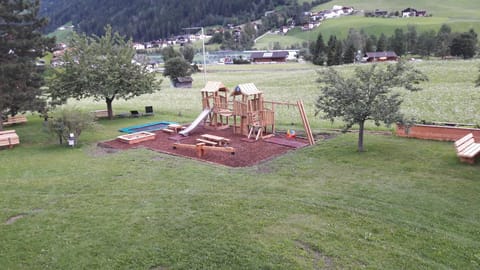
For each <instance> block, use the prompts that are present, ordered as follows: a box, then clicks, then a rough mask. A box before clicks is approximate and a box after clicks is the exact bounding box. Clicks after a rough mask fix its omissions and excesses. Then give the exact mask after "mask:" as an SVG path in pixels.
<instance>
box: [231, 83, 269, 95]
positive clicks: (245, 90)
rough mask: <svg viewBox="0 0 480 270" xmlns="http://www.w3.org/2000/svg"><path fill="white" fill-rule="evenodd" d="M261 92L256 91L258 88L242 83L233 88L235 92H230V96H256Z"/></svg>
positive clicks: (251, 84)
mask: <svg viewBox="0 0 480 270" xmlns="http://www.w3.org/2000/svg"><path fill="white" fill-rule="evenodd" d="M261 93H262V91H260V90H258V88H257V87H256V86H255V84H253V83H244V84H239V85H237V86H236V87H235V90H234V91H233V92H232V95H245V96H249V95H256V94H261Z"/></svg>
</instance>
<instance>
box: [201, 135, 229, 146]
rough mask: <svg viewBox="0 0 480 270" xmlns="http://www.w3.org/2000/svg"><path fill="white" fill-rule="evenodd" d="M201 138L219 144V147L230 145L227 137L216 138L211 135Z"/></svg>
mask: <svg viewBox="0 0 480 270" xmlns="http://www.w3.org/2000/svg"><path fill="white" fill-rule="evenodd" d="M200 137H201V138H202V139H204V140H208V141H212V142H216V143H218V145H219V146H224V145H227V144H228V143H230V140H229V139H227V138H225V137H220V136H215V135H211V134H202V135H200Z"/></svg>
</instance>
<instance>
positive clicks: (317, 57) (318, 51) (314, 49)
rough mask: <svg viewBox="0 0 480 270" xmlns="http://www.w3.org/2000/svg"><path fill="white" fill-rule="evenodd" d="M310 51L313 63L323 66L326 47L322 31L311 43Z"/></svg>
mask: <svg viewBox="0 0 480 270" xmlns="http://www.w3.org/2000/svg"><path fill="white" fill-rule="evenodd" d="M310 53H311V54H312V60H313V64H315V65H320V66H323V64H324V63H325V59H326V54H327V48H326V46H325V43H324V42H323V36H322V33H319V34H318V37H317V41H316V42H315V43H312V44H311V47H310Z"/></svg>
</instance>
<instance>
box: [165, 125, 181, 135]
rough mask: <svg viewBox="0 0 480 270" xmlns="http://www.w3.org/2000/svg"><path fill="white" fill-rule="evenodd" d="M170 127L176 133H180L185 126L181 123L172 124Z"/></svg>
mask: <svg viewBox="0 0 480 270" xmlns="http://www.w3.org/2000/svg"><path fill="white" fill-rule="evenodd" d="M168 128H169V129H171V130H173V131H174V132H175V133H178V132H179V131H180V130H182V129H184V127H183V126H182V125H179V124H170V125H168Z"/></svg>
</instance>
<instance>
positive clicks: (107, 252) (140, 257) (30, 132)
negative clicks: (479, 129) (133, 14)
mask: <svg viewBox="0 0 480 270" xmlns="http://www.w3.org/2000/svg"><path fill="white" fill-rule="evenodd" d="M478 64H479V63H478V61H468V62H463V61H453V62H423V63H419V64H418V65H419V67H420V68H421V69H422V70H424V71H425V72H427V73H429V75H430V77H431V80H430V82H429V83H428V84H427V85H425V86H426V87H425V88H426V89H425V90H424V91H422V92H419V93H416V95H419V96H416V97H412V96H410V95H408V96H407V97H406V98H407V101H409V100H410V101H409V102H412V104H413V105H409V106H416V109H415V110H416V113H418V114H420V115H430V114H431V112H430V109H431V108H435V110H437V111H439V112H444V113H446V114H447V117H450V115H449V114H455V113H458V112H457V111H455V112H452V111H451V110H452V108H451V107H452V106H453V107H455V106H458V104H468V105H469V106H472V109H473V110H474V111H473V113H476V114H478V108H479V104H478V102H480V97H479V96H478V95H479V92H478V91H477V89H475V88H473V86H472V87H470V86H471V85H472V84H473V81H471V80H468V77H471V78H473V77H474V75H476V74H478V72H477V69H476V67H477V66H478ZM315 68H316V67H313V66H310V65H299V64H296V65H294V64H287V65H252V66H215V67H210V68H209V73H208V79H209V80H221V81H223V82H224V83H225V84H226V85H227V86H229V87H233V86H234V85H236V84H237V83H241V82H248V81H252V82H255V83H256V84H257V86H259V88H260V89H262V90H264V91H265V94H266V99H267V100H272V99H273V100H285V101H286V100H295V99H296V98H304V100H305V101H306V102H307V104H309V105H308V106H309V107H308V108H309V109H308V111H309V115H310V116H311V114H312V110H313V108H312V107H311V106H312V102H313V100H312V98H314V97H315V93H316V91H315V89H316V86H315V84H314V82H313V81H314V77H315V71H314V70H315ZM339 69H341V71H342V72H351V70H352V66H345V67H341V68H339ZM464 73H466V74H464ZM293 78H295V79H293ZM195 79H196V80H195V84H194V88H193V89H169V88H166V89H164V90H163V91H162V92H160V93H158V94H155V95H152V96H148V97H141V98H137V99H135V100H130V101H128V102H117V101H116V102H115V103H114V106H115V108H117V109H125V110H128V109H130V108H136V109H138V108H139V107H140V108H141V106H143V105H151V104H153V105H154V108H155V110H156V115H155V116H154V117H153V118H149V119H148V120H146V119H119V120H115V121H101V122H100V124H101V128H100V129H99V130H97V131H96V132H86V133H85V134H82V137H81V147H80V148H75V149H66V148H64V147H58V146H56V145H53V144H49V143H48V138H47V137H46V136H45V134H43V133H42V132H41V129H42V128H41V119H40V118H38V117H34V116H30V117H29V120H30V121H29V122H28V123H27V124H26V125H20V126H16V127H15V129H16V130H17V132H18V134H19V135H20V138H21V141H22V144H21V145H19V146H18V147H16V148H15V149H13V150H4V151H0V160H1V162H0V171H1V179H2V180H1V181H0V209H1V210H0V234H1V235H2V237H0V265H2V267H3V268H5V269H67V268H68V269H119V268H123V269H319V268H326V269H332V268H369V269H400V268H403V269H418V268H424V269H448V268H453V269H475V268H478V267H479V266H480V258H479V254H478V250H480V244H479V243H480V237H479V235H480V232H479V230H478V220H480V216H479V213H480V212H479V211H478V208H479V206H480V198H479V196H478V194H479V192H480V186H479V181H478V174H479V171H480V167H479V165H478V164H477V165H475V166H469V165H465V164H460V163H459V161H458V159H457V157H456V156H455V153H454V151H453V147H452V145H451V143H444V142H432V141H421V140H411V139H410V140H409V139H402V138H396V137H391V136H374V135H367V136H366V148H367V150H368V151H367V152H366V153H363V154H358V153H357V152H355V145H356V144H355V143H356V142H355V140H356V137H355V134H345V135H340V136H338V137H336V138H334V139H331V140H328V141H321V142H319V143H318V144H317V145H316V146H314V147H310V148H306V149H302V150H299V151H296V152H292V153H290V154H287V155H286V156H283V157H281V158H278V159H275V160H273V161H271V162H267V163H263V164H260V165H258V166H254V167H251V168H240V169H231V168H225V167H220V166H214V165H210V164H204V163H201V162H196V161H192V160H186V159H182V158H177V157H172V156H168V155H163V154H159V153H154V152H151V151H148V150H144V149H137V150H131V151H126V152H119V153H115V154H105V153H104V152H102V151H100V150H99V149H97V148H95V143H96V142H98V141H101V140H107V139H111V138H114V137H115V136H116V135H118V132H117V130H118V128H120V127H125V126H129V125H133V124H138V123H145V122H146V121H155V120H176V121H191V119H193V117H195V116H196V114H198V113H199V112H200V109H201V108H200V107H201V106H200V95H199V92H198V91H199V89H200V88H201V87H202V85H203V82H202V75H199V74H196V75H195ZM299 82H301V83H299ZM458 91H462V94H461V95H459V94H458ZM456 93H457V94H456ZM422 95H425V96H424V97H423V98H424V99H423V100H422ZM451 98H456V99H457V100H456V101H450V99H451ZM462 98H464V100H463V99H462ZM435 100H437V101H438V103H433V101H435ZM407 101H406V104H408V102H407ZM457 102H458V104H457ZM75 104H76V105H77V106H80V107H81V108H84V109H86V110H91V109H95V108H101V107H102V106H103V104H101V103H92V102H86V101H84V102H77V103H75ZM409 106H404V107H405V109H406V110H408V109H409V108H407V107H409ZM292 111H293V110H292V109H290V110H288V109H287V110H286V112H287V113H288V112H292ZM179 112H181V113H182V116H179V115H178V113H179ZM292 113H293V112H292ZM285 117H286V119H284V120H283V121H289V120H290V121H291V119H295V117H294V116H293V115H289V116H280V118H285ZM297 118H298V117H297ZM477 119H480V118H477ZM297 120H298V119H297ZM437 120H443V119H437ZM461 120H462V121H466V120H465V119H461ZM298 121H299V120H298ZM311 122H312V126H314V129H315V130H316V131H322V130H323V128H324V127H330V125H328V124H326V123H325V122H322V121H319V120H316V119H314V118H313V117H312V116H311ZM320 127H322V129H320ZM19 214H23V215H24V217H23V218H21V219H19V220H17V221H16V222H15V223H14V224H12V225H6V224H5V221H6V220H7V219H8V218H10V217H12V216H15V215H19Z"/></svg>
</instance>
